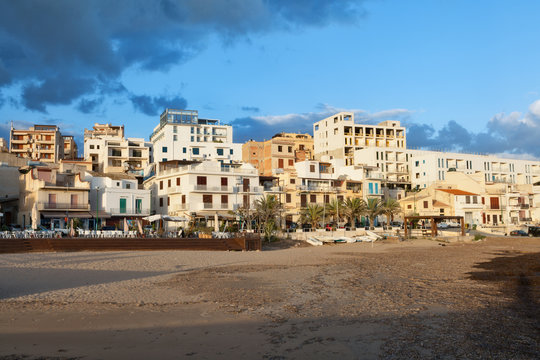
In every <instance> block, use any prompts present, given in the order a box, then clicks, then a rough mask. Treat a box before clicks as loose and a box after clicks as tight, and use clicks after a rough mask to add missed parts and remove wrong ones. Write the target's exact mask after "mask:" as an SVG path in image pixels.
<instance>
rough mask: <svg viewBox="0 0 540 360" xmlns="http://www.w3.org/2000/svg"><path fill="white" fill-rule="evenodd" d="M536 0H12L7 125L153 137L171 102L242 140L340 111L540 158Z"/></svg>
mask: <svg viewBox="0 0 540 360" xmlns="http://www.w3.org/2000/svg"><path fill="white" fill-rule="evenodd" d="M539 13H540V2H537V1H519V2H512V3H510V2H507V1H474V2H471V1H355V0H340V1H338V0H334V1H323V0H311V1H307V0H304V1H287V0H228V1H225V0H222V1H218V0H183V1H175V0H161V1H153V0H129V1H128V0H117V1H114V2H108V1H102V0H88V1H84V2H74V1H67V0H57V1H51V0H49V1H40V0H34V1H26V0H21V1H10V0H0V106H1V107H0V136H6V134H7V133H8V130H9V125H10V122H11V121H14V122H15V124H16V126H20V127H23V126H29V125H30V124H32V123H52V124H58V125H60V126H61V129H62V132H64V133H66V134H72V135H75V136H76V138H77V140H78V142H79V145H82V144H81V137H82V132H83V129H84V128H85V127H86V128H88V127H91V126H92V124H93V123H94V122H101V123H103V122H108V123H113V124H125V125H126V132H127V135H128V136H135V137H145V138H148V135H149V134H150V133H151V131H152V128H153V127H154V126H155V125H156V124H157V123H158V121H159V114H160V113H161V111H162V110H163V109H164V108H165V107H180V108H188V109H194V110H198V111H199V114H200V116H201V117H208V118H218V119H221V120H222V121H223V122H225V123H230V124H233V125H234V127H235V141H238V142H243V141H245V140H247V139H250V138H253V139H256V140H262V139H268V138H270V137H271V136H272V135H274V134H275V133H276V132H279V131H300V132H306V131H308V132H311V129H312V126H311V125H312V123H313V122H314V121H317V120H319V119H321V118H323V117H326V116H329V115H331V114H332V113H333V112H337V111H340V110H350V111H355V112H356V114H357V119H358V120H359V121H362V122H370V123H373V122H375V123H376V122H379V121H383V120H386V119H398V120H401V121H402V122H403V123H404V124H405V125H406V126H408V128H409V131H408V134H407V135H408V143H409V145H410V146H412V147H423V148H431V149H448V150H450V149H452V150H457V151H470V152H483V153H509V154H514V155H516V156H525V157H526V156H533V157H537V158H539V157H540V146H538V144H539V143H540V141H539V139H540V72H539V71H538V64H540V47H538V46H537V43H538V38H539V35H540V34H539V33H540V31H539V30H538V29H539V27H538V25H537V23H538V21H537V15H538V14H539Z"/></svg>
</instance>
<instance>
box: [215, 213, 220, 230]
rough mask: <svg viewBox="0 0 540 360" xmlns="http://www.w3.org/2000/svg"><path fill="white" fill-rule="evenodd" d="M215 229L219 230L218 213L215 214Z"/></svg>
mask: <svg viewBox="0 0 540 360" xmlns="http://www.w3.org/2000/svg"><path fill="white" fill-rule="evenodd" d="M214 231H215V232H218V231H219V218H218V214H217V213H215V214H214Z"/></svg>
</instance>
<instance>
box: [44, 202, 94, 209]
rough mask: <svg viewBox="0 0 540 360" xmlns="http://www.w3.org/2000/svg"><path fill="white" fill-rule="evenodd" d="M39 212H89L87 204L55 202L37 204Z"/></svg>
mask: <svg viewBox="0 0 540 360" xmlns="http://www.w3.org/2000/svg"><path fill="white" fill-rule="evenodd" d="M38 208H39V209H41V210H72V209H73V210H90V205H89V204H71V203H57V202H43V203H39V204H38Z"/></svg>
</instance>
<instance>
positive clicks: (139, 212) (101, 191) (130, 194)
mask: <svg viewBox="0 0 540 360" xmlns="http://www.w3.org/2000/svg"><path fill="white" fill-rule="evenodd" d="M85 180H86V181H89V182H90V195H89V200H90V206H91V209H92V210H93V211H94V212H95V213H96V214H97V217H98V218H99V219H100V221H99V225H105V224H106V225H115V226H117V227H118V228H119V229H123V221H124V218H126V219H129V220H134V219H137V218H141V217H143V216H148V215H150V204H151V197H150V190H147V189H139V188H138V181H137V179H136V178H135V176H134V175H131V174H119V173H118V174H113V173H109V174H103V173H96V172H92V171H86V172H85ZM96 210H97V211H96ZM93 226H94V227H95V224H93ZM93 226H92V225H91V226H90V228H93Z"/></svg>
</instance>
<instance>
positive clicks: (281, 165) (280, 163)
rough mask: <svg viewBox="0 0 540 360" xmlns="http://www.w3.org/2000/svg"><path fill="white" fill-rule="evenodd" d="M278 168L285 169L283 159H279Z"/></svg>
mask: <svg viewBox="0 0 540 360" xmlns="http://www.w3.org/2000/svg"><path fill="white" fill-rule="evenodd" d="M278 168H279V169H283V159H278Z"/></svg>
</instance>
